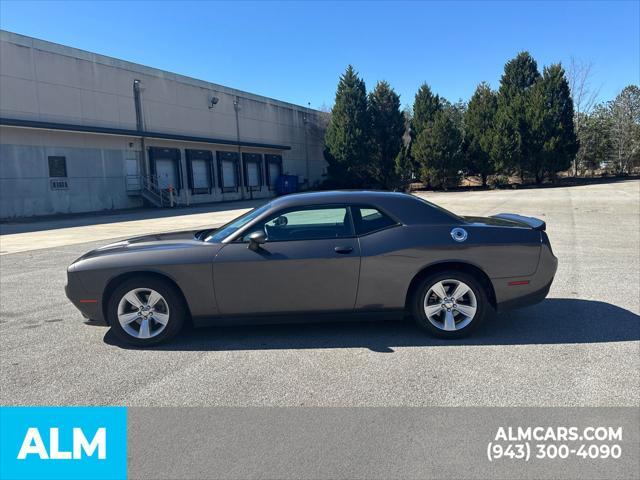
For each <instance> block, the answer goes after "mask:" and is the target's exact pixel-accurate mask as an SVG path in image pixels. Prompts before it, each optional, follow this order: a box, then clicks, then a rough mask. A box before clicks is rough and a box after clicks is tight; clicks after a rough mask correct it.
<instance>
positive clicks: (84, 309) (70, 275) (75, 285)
mask: <svg viewBox="0 0 640 480" xmlns="http://www.w3.org/2000/svg"><path fill="white" fill-rule="evenodd" d="M64 291H65V294H66V295H67V298H68V299H69V300H70V301H71V303H73V305H74V306H75V307H76V308H77V309H78V310H80V313H81V314H82V315H83V316H84V317H86V318H88V319H90V320H95V321H97V322H104V314H103V311H102V298H100V297H98V296H97V295H95V294H92V293H89V292H88V291H87V290H86V289H85V288H84V286H83V284H82V281H81V279H80V275H79V274H78V273H77V272H73V271H71V270H70V269H69V270H67V284H66V285H65V287H64Z"/></svg>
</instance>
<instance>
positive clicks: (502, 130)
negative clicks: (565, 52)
mask: <svg viewBox="0 0 640 480" xmlns="http://www.w3.org/2000/svg"><path fill="white" fill-rule="evenodd" d="M583 85H584V83H583ZM574 88H575V87H574ZM324 153H325V158H326V160H327V164H328V168H327V180H326V182H325V184H326V186H327V187H331V188H386V189H397V188H402V187H404V186H406V185H407V184H408V183H410V182H413V181H421V182H423V183H424V184H425V185H428V186H430V187H435V188H447V187H452V186H457V185H458V184H459V183H460V180H461V178H462V177H463V176H471V175H473V176H477V177H478V178H479V179H480V182H481V183H482V185H483V186H486V185H487V183H488V182H489V180H490V179H491V180H492V181H493V183H495V184H499V183H506V182H508V178H509V177H510V176H513V175H517V176H518V177H520V179H521V181H523V182H525V181H535V182H536V183H541V182H543V181H544V180H545V179H549V180H551V181H555V179H556V176H557V174H558V173H559V172H563V171H567V170H569V169H571V167H572V166H573V170H574V174H578V173H581V174H584V173H587V172H593V171H595V170H597V169H599V168H602V167H603V166H608V167H610V169H611V170H613V171H614V172H615V173H617V174H625V173H626V174H629V173H631V172H632V170H633V168H635V167H636V166H637V165H638V163H639V160H640V90H639V89H638V87H637V86H633V85H632V86H629V87H626V88H625V89H624V90H623V91H622V92H621V93H620V94H619V95H618V97H616V99H615V100H613V101H611V102H607V103H603V104H601V105H597V106H594V107H593V108H591V106H590V108H586V109H578V111H577V112H576V111H574V101H573V98H572V91H571V88H570V85H569V81H568V79H567V74H566V72H565V70H564V69H563V67H562V65H560V64H553V65H550V66H546V67H544V68H543V71H542V73H540V72H539V70H538V67H537V64H536V61H535V60H534V59H533V58H532V56H531V55H530V54H529V53H528V52H521V53H519V54H518V55H517V56H516V57H515V58H513V59H512V60H509V61H508V62H507V63H506V64H505V67H504V73H503V75H502V77H501V79H500V86H499V88H498V90H497V91H494V90H492V89H491V87H490V86H489V85H488V84H487V83H485V82H483V83H480V84H479V85H478V87H477V88H476V90H475V92H474V94H473V96H472V97H471V99H470V100H469V102H468V103H464V102H462V101H459V102H457V103H451V102H449V101H448V100H447V99H445V98H443V97H441V96H439V95H438V94H436V93H434V92H433V91H432V90H431V88H430V87H429V85H427V84H426V83H425V84H423V85H421V86H420V88H419V89H418V92H417V93H416V95H415V98H414V102H413V106H412V107H411V108H405V109H401V104H400V96H399V95H398V94H397V93H396V92H395V91H394V90H393V88H392V87H391V86H390V85H389V83H388V82H385V81H380V82H378V83H377V84H376V86H375V88H374V89H373V90H372V91H371V92H369V93H367V90H366V86H365V83H364V81H363V80H362V79H361V78H360V77H359V76H358V74H357V73H356V71H355V69H354V68H353V67H352V66H351V65H350V66H348V67H347V69H346V71H345V73H344V74H343V75H342V76H341V77H340V80H339V82H338V87H337V90H336V97H335V103H334V106H333V108H332V109H331V118H330V120H329V124H328V126H327V130H326V132H325V151H324Z"/></svg>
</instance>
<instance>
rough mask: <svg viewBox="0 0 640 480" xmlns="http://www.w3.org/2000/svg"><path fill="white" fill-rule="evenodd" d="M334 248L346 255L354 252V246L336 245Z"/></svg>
mask: <svg viewBox="0 0 640 480" xmlns="http://www.w3.org/2000/svg"><path fill="white" fill-rule="evenodd" d="M333 250H334V251H335V252H336V253H341V254H343V255H344V254H347V253H351V252H353V247H335V248H334V249H333Z"/></svg>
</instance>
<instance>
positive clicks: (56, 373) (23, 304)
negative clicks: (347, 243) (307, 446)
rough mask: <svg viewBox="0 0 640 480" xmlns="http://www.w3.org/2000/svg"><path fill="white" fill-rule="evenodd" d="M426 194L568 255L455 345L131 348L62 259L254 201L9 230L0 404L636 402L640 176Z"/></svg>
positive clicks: (189, 342) (381, 338)
mask: <svg viewBox="0 0 640 480" xmlns="http://www.w3.org/2000/svg"><path fill="white" fill-rule="evenodd" d="M424 196H425V197H426V198H428V199H430V200H432V201H434V202H435V203H438V204H439V205H441V206H443V207H445V208H448V209H450V210H452V211H454V212H456V213H460V214H475V215H491V214H497V213H502V212H512V213H520V214H524V215H533V216H537V217H540V218H542V219H544V220H545V221H546V222H547V225H548V227H547V230H548V233H549V236H550V238H551V242H552V246H553V249H554V252H555V254H556V256H557V257H558V258H559V262H560V263H559V270H558V273H557V276H556V280H555V282H554V284H553V287H552V289H551V292H550V294H549V298H548V299H547V300H545V301H544V302H543V303H541V304H539V305H536V306H533V307H529V308H526V309H523V310H519V311H514V312H510V313H507V314H502V315H498V316H496V317H495V318H492V319H490V320H489V321H488V322H486V323H485V324H484V325H483V326H482V327H481V328H480V329H479V330H478V331H476V333H475V334H474V336H472V337H471V338H468V339H464V340H461V341H449V342H446V341H442V340H437V339H434V338H431V337H428V336H425V335H424V334H422V333H421V332H420V331H419V330H417V328H415V327H414V326H413V325H411V324H410V323H401V322H396V323H394V322H377V323H372V322H371V323H370V322H364V323H347V324H321V325H318V324H296V325H279V326H260V327H256V326H251V327H245V326H243V327H224V328H207V329H199V330H193V329H190V330H187V331H186V332H184V333H183V334H182V335H181V336H180V337H179V338H177V339H176V340H175V341H173V342H172V343H170V344H167V345H162V346H159V347H156V348H154V349H151V350H136V349H132V348H128V347H125V346H123V345H121V344H119V343H118V342H116V340H115V339H114V338H113V336H112V335H110V334H109V333H108V329H107V328H105V327H99V326H93V325H87V324H85V323H84V319H83V318H82V316H81V315H80V313H79V312H78V311H77V310H76V309H75V308H74V307H73V306H72V305H71V303H70V302H69V301H68V300H67V299H66V297H65V295H64V285H65V280H66V278H65V277H66V273H65V269H66V266H67V265H68V264H69V263H71V262H72V261H73V260H74V259H75V258H77V257H78V256H80V255H81V254H83V253H84V252H86V251H87V250H89V249H92V248H95V247H97V246H99V245H102V244H104V243H107V241H108V240H110V239H112V238H121V237H124V236H131V235H140V234H144V233H151V232H155V231H159V230H175V229H179V228H195V227H198V226H204V225H208V224H220V223H223V222H224V221H226V220H227V219H228V218H229V217H233V216H234V215H236V214H237V213H238V212H239V211H241V210H243V209H246V208H248V207H249V205H244V204H242V205H234V206H232V207H233V209H232V210H224V207H221V206H216V207H215V208H214V209H215V210H216V211H215V212H214V213H207V212H205V211H195V212H188V213H191V214H190V215H183V216H180V217H175V216H173V215H174V213H172V212H163V213H162V214H161V215H160V218H154V215H155V217H158V214H157V212H156V213H153V212H148V211H147V212H142V213H140V212H139V213H131V214H123V215H121V216H120V217H117V218H115V219H114V217H110V216H105V217H95V216H94V217H88V218H87V219H82V218H80V219H75V220H73V221H61V222H58V223H56V222H48V223H47V224H42V228H45V230H40V231H37V230H38V225H39V224H31V223H25V224H22V225H9V226H7V225H5V226H3V229H2V231H3V232H4V233H5V235H3V236H2V237H0V250H1V251H2V252H3V255H2V256H0V268H1V284H0V306H1V310H0V403H1V404H4V405H45V404H46V405H127V406H203V405H226V406H248V405H251V406H266V405H269V406H301V405H302V406H401V405H402V406H427V405H437V406H638V405H640V401H639V400H638V399H640V316H639V315H640V298H639V297H640V258H639V252H640V182H639V181H626V182H616V183H604V184H598V185H589V186H576V187H562V188H544V189H527V190H502V191H486V192H447V193H426V194H424ZM101 219H102V220H104V221H105V222H109V223H100V222H101V221H102V220H101ZM65 222H66V223H65ZM130 222H135V223H134V224H131V223H130ZM69 228H72V229H74V230H72V231H69V230H68V229H69ZM78 242H82V243H78Z"/></svg>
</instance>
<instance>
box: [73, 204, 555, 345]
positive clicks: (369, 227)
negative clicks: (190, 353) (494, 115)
mask: <svg viewBox="0 0 640 480" xmlns="http://www.w3.org/2000/svg"><path fill="white" fill-rule="evenodd" d="M545 227H546V225H545V222H543V221H541V220H539V219H536V218H531V217H524V216H520V215H515V214H499V215H494V216H491V217H462V216H458V215H455V214H453V213H451V212H449V211H447V210H445V209H443V208H440V207H438V206H436V205H434V204H432V203H430V202H427V201H425V200H423V199H421V198H419V197H416V196H413V195H407V194H403V193H394V192H373V191H335V192H313V193H302V194H294V195H287V196H284V197H279V198H277V199H274V200H271V201H270V202H268V203H266V204H265V205H263V206H261V207H259V208H255V209H253V210H251V211H249V212H247V213H245V214H244V215H242V216H240V217H238V218H236V219H235V220H233V221H231V222H230V223H228V224H226V225H224V226H222V227H220V228H210V229H205V230H200V231H188V232H171V233H163V234H158V235H147V236H142V237H137V238H131V239H129V240H125V241H120V242H117V243H113V244H110V245H106V246H104V247H102V248H98V249H96V250H93V251H91V252H89V253H87V254H85V255H83V256H82V257H80V258H78V259H77V260H76V261H75V262H73V264H72V265H70V266H69V268H68V271H67V286H66V294H67V296H68V298H69V299H70V300H71V302H72V303H73V304H74V305H75V306H76V307H77V308H78V309H79V310H80V312H81V313H82V314H83V315H84V316H85V317H87V318H89V319H93V320H96V321H100V322H103V323H104V322H106V323H107V324H108V325H109V326H110V327H111V329H112V331H113V333H114V334H115V335H117V337H119V338H120V339H121V340H122V341H125V342H128V343H131V344H134V345H137V346H148V345H153V344H157V343H159V342H163V341H166V340H168V339H170V338H172V337H174V336H175V335H176V334H178V332H179V331H180V329H181V327H182V326H183V324H184V323H185V322H192V323H193V324H194V325H196V326H201V325H210V324H230V323H231V324H239V323H257V322H264V323H275V322H286V321H300V320H303V321H320V320H323V319H327V320H337V319H345V318H354V316H365V317H366V318H376V317H381V318H384V319H392V318H398V319H402V318H406V317H412V318H413V319H415V321H416V323H417V324H418V325H419V326H420V327H421V328H422V329H424V330H425V331H427V332H429V333H431V334H432V335H435V336H438V337H442V338H447V339H455V338H459V337H462V336H464V335H467V334H469V333H470V332H472V331H473V330H474V329H475V328H476V327H477V326H478V325H479V324H480V323H481V322H482V321H483V319H484V318H485V317H486V316H487V314H488V313H489V312H490V311H498V312H502V311H506V310H509V309H511V308H515V307H522V306H526V305H531V304H534V303H536V302H540V301H542V300H543V299H544V298H545V297H546V295H547V293H548V291H549V288H550V286H551V282H552V281H553V277H554V275H555V272H556V268H557V259H556V257H555V256H554V254H553V252H552V250H551V244H550V242H549V238H548V236H547V234H546V232H545Z"/></svg>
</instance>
